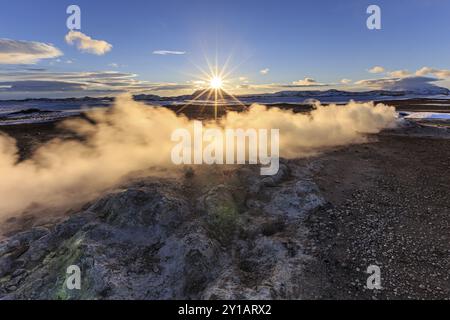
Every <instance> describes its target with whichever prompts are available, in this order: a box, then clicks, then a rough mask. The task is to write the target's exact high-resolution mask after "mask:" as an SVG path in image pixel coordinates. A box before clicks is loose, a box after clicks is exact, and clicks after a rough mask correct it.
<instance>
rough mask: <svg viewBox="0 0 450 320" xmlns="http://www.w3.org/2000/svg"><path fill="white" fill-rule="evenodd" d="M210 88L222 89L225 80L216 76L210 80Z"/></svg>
mask: <svg viewBox="0 0 450 320" xmlns="http://www.w3.org/2000/svg"><path fill="white" fill-rule="evenodd" d="M209 86H210V87H211V88H212V89H216V90H217V89H222V86H223V80H222V78H221V77H219V76H214V77H212V78H211V79H210V80H209Z"/></svg>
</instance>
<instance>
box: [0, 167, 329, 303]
mask: <svg viewBox="0 0 450 320" xmlns="http://www.w3.org/2000/svg"><path fill="white" fill-rule="evenodd" d="M214 170H216V171H217V169H214ZM227 170H228V169H227ZM202 175H203V177H209V173H208V170H203V171H199V172H195V175H194V173H193V174H192V175H191V176H190V177H186V176H185V175H182V176H180V177H179V179H169V178H166V179H163V178H145V179H140V180H137V181H134V182H130V183H128V184H126V185H124V186H122V187H121V188H117V189H116V190H113V191H111V192H108V193H106V194H105V195H104V196H103V197H101V198H100V199H98V200H97V201H94V202H93V203H91V204H90V205H87V206H85V207H84V209H83V210H82V211H80V212H78V213H76V214H72V215H70V216H68V217H67V218H66V219H64V220H63V221H61V222H59V223H57V224H56V225H53V226H50V227H46V228H43V227H34V228H32V229H30V230H27V231H24V232H21V233H18V234H15V235H13V236H10V237H9V238H7V239H6V240H4V241H3V242H1V243H0V299H183V298H189V299H191V298H192V299H196V298H207V299H209V298H261V299H265V298H300V297H302V296H301V287H302V283H301V281H302V274H301V273H302V266H303V264H304V263H305V262H306V261H308V260H309V259H311V258H310V257H308V256H306V255H305V254H304V253H303V251H302V246H303V245H302V241H303V240H302V239H303V237H302V234H303V233H304V232H305V229H304V227H303V225H302V219H303V217H304V216H305V215H306V214H307V213H308V212H310V211H311V210H313V209H315V208H316V207H317V206H320V205H321V204H322V198H321V197H320V194H319V193H318V190H317V188H316V187H315V185H314V183H313V182H312V181H311V180H309V178H308V171H307V170H301V169H300V168H299V167H298V165H295V164H294V163H288V162H286V161H283V163H281V165H280V171H279V173H278V174H277V175H276V176H273V177H263V176H260V175H259V170H258V168H250V167H248V166H242V167H235V168H234V169H233V171H232V172H231V174H230V172H228V171H227V173H226V174H225V173H224V174H223V176H224V177H226V178H220V179H217V181H215V180H214V179H216V178H211V179H212V181H208V183H207V184H202V185H192V184H189V183H193V182H192V180H193V179H194V180H195V179H197V180H198V181H202ZM210 176H211V177H213V175H210ZM216 176H217V172H216ZM214 177H215V176H214ZM211 179H210V180H211ZM205 180H207V179H205ZM219 180H220V181H219ZM187 181H189V182H187ZM71 265H77V266H78V267H79V268H80V270H81V289H80V290H77V289H73V290H69V289H68V288H67V285H66V280H67V278H68V276H69V274H67V273H66V271H67V268H68V267H69V266H71Z"/></svg>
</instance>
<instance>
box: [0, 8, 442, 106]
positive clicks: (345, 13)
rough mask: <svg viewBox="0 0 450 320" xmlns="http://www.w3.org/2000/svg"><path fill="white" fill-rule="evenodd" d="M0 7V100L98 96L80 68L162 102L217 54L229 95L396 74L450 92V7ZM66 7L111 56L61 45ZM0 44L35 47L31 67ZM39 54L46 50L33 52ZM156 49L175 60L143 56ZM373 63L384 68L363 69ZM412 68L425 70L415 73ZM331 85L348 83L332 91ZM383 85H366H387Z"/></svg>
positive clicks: (354, 84) (358, 82) (357, 82)
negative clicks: (376, 15) (374, 22)
mask: <svg viewBox="0 0 450 320" xmlns="http://www.w3.org/2000/svg"><path fill="white" fill-rule="evenodd" d="M0 4H1V10H0V98H2V97H19V96H23V97H28V96H45V95H48V96H50V95H56V96H63V95H85V94H84V93H89V94H103V93H105V92H106V93H108V88H107V86H106V85H103V86H97V87H96V89H95V90H93V89H92V87H91V85H90V84H89V83H88V82H85V81H86V79H87V80H89V76H88V75H86V74H85V77H84V78H83V77H80V76H78V74H79V73H83V72H97V73H96V76H97V77H98V78H99V79H109V78H108V74H109V75H111V74H113V73H117V74H120V75H122V76H123V77H119V76H112V81H109V82H108V84H113V83H114V86H115V88H118V90H117V91H121V90H122V89H123V86H119V84H121V85H125V87H126V86H130V88H132V89H133V90H138V91H142V92H146V93H155V94H162V95H173V94H180V93H187V92H192V91H193V90H194V89H195V88H196V86H202V84H201V83H199V82H197V83H195V84H194V83H193V80H199V79H197V78H196V77H195V76H196V75H198V76H200V74H201V73H200V72H199V70H198V69H197V68H196V67H195V66H199V67H201V68H203V69H205V70H206V69H207V64H206V61H205V57H206V58H208V59H209V60H210V61H211V62H212V63H214V57H215V56H216V53H217V56H218V57H219V59H218V60H219V66H221V65H222V64H223V63H224V62H225V60H226V58H227V57H230V63H229V66H230V67H235V70H234V71H233V73H232V75H230V77H229V79H228V82H227V85H228V86H229V90H232V91H235V92H237V93H245V92H254V91H255V92H263V91H264V92H270V91H276V90H280V89H281V90H282V89H287V88H289V89H298V90H302V89H317V88H322V89H323V88H346V89H354V90H363V89H369V88H372V87H373V88H375V85H374V83H373V82H370V84H371V85H370V86H367V84H368V83H367V82H364V80H367V79H383V80H389V79H391V80H392V79H399V81H403V79H404V78H407V77H422V78H424V79H423V81H422V82H423V83H425V84H429V83H437V84H439V85H443V86H447V87H448V84H449V82H448V79H447V78H448V75H447V73H448V72H446V71H448V70H447V68H448V57H449V56H450V41H448V39H447V37H448V35H449V34H450V19H449V18H450V2H449V1H439V0H396V1H365V0H346V1H325V0H323V1H317V0H316V1H298V0H290V1H287V0H286V1H283V0H279V1H272V0H264V1H254V0H239V1H238V0H227V1H214V0H210V1H200V0H198V1H195V0H191V1H179V0H164V1H156V0H153V1H138V0H129V1H102V0H96V1H75V2H73V1H54V0H40V1H31V0H29V1H23V0H16V1H6V0H2V1H1V2H0ZM70 4H76V5H78V6H79V7H80V8H81V30H79V32H81V33H82V35H83V36H88V37H91V38H92V39H95V40H98V41H104V42H105V43H107V44H109V45H112V48H111V49H110V50H107V51H106V52H104V53H101V54H96V53H92V52H86V50H82V49H79V48H77V43H79V42H77V41H81V40H79V38H76V37H75V41H74V42H73V43H72V44H69V43H68V41H67V40H66V39H65V37H66V35H67V33H68V31H69V30H68V29H67V27H66V19H67V17H68V14H66V8H67V7H68V6H69V5H70ZM370 4H376V5H378V6H379V7H380V8H381V23H382V28H381V30H369V29H368V28H367V27H366V19H367V18H368V16H369V15H368V14H367V13H366V9H367V7H368V6H369V5H370ZM2 39H3V41H4V42H3V43H2V42H1V41H2ZM4 39H8V40H13V41H25V42H21V43H20V47H21V49H20V50H22V51H20V52H18V53H17V54H23V53H24V52H23V51H25V53H30V52H32V54H35V51H36V50H38V59H37V60H35V61H28V60H26V61H23V60H19V61H17V62H18V63H15V64H14V63H13V62H15V61H14V60H11V59H13V58H11V57H12V56H11V52H12V50H19V49H17V46H16V45H15V43H12V42H11V41H9V42H5V40H4ZM77 39H78V40H77ZM29 42H30V43H29ZM31 42H34V44H31ZM36 42H37V43H42V44H49V45H51V46H52V47H54V48H55V50H58V51H59V53H56V52H54V51H51V50H52V49H49V48H47V47H46V48H44V49H43V48H41V47H39V48H37V49H36V46H37V45H36ZM30 46H31V47H32V48H31V49H30V48H29V47H30ZM2 50H3V51H4V52H6V53H4V55H2ZM39 50H41V51H42V50H44V51H45V52H44V53H43V55H42V52H41V51H39ZM49 50H50V51H49ZM158 50H167V51H178V53H184V54H165V55H161V54H154V52H155V51H158ZM39 54H41V55H39ZM5 57H6V58H5ZM2 58H3V60H2ZM375 66H380V67H382V69H383V71H382V72H378V73H371V72H368V70H369V69H371V68H373V67H375ZM423 67H427V68H428V69H422V72H418V71H419V70H421V68H423ZM38 69H39V70H38ZM265 69H266V70H267V72H265V73H264V72H263V73H264V74H263V73H262V72H261V71H262V70H265ZM379 70H381V69H379ZM399 71H403V73H401V72H399ZM105 72H107V73H106V75H102V76H99V74H100V73H102V74H103V73H105ZM108 72H109V73H108ZM390 72H397V73H394V74H392V73H390ZM54 74H56V76H55V75H54ZM400 74H401V76H399V75H400ZM70 75H73V76H74V77H70ZM96 76H95V75H94V76H91V79H95V77H96ZM62 78H63V79H64V80H62ZM80 78H82V79H80ZM118 78H120V79H121V80H120V83H119V84H118V83H117V79H118ZM39 79H47V80H46V81H47V84H49V88H48V89H43V88H44V87H45V84H46V83H42V86H41V85H36V81H39ZM129 79H132V81H131V82H127V81H128V80H129ZM342 79H348V80H346V81H343V82H345V83H342V82H341V80H342ZM350 80H351V81H350ZM383 80H381V81H379V82H375V84H376V86H377V87H380V88H383V86H385V85H386V83H391V84H392V82H386V81H383ZM434 80H439V81H437V82H435V81H434ZM17 81H33V83H32V84H33V85H31V86H30V85H29V83H24V82H22V84H21V85H16V82H17ZM58 81H59V82H61V81H65V82H70V85H73V83H74V82H75V83H76V84H77V85H73V87H71V86H69V87H66V88H65V89H64V90H63V91H64V92H61V90H59V88H61V87H59V86H52V85H53V82H58ZM105 83H106V81H105ZM400 83H401V82H400ZM109 88H110V87H109ZM165 89H167V90H165ZM46 90H47V91H46ZM72 90H73V92H72ZM113 92H114V93H115V92H116V91H111V93H113Z"/></svg>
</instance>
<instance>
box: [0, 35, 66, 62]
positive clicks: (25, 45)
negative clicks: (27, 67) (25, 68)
mask: <svg viewBox="0 0 450 320" xmlns="http://www.w3.org/2000/svg"><path fill="white" fill-rule="evenodd" d="M62 55H63V53H62V52H61V51H60V50H59V49H58V48H56V47H54V46H53V45H51V44H47V43H42V42H35V41H18V40H11V39H0V64H34V63H36V62H38V61H39V60H42V59H51V58H56V57H59V56H62Z"/></svg>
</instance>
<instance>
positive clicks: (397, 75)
mask: <svg viewBox="0 0 450 320" xmlns="http://www.w3.org/2000/svg"><path fill="white" fill-rule="evenodd" d="M410 75H411V73H410V72H409V71H408V70H396V71H391V72H389V76H391V77H393V78H405V77H409V76H410Z"/></svg>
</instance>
